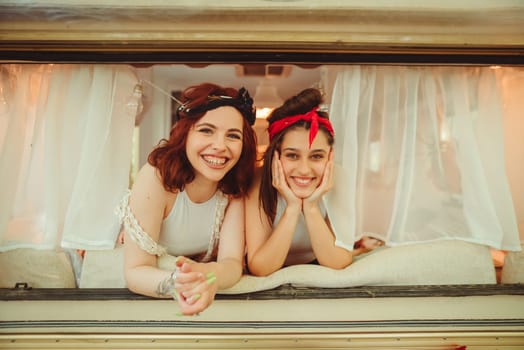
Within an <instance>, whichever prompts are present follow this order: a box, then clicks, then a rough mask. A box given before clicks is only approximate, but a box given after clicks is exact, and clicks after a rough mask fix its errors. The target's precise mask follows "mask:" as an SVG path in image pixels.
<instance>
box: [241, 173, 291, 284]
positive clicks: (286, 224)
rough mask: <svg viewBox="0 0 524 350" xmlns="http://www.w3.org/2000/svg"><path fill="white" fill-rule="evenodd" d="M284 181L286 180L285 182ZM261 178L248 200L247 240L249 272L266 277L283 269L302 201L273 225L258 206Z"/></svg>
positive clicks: (289, 208)
mask: <svg viewBox="0 0 524 350" xmlns="http://www.w3.org/2000/svg"><path fill="white" fill-rule="evenodd" d="M283 181H285V180H283ZM259 187H260V178H258V177H257V179H256V181H255V186H253V188H252V189H251V191H250V193H249V195H248V198H247V199H246V240H247V258H248V267H249V271H250V272H251V273H252V274H254V275H256V276H267V275H269V274H271V273H273V272H275V271H277V270H278V269H280V268H281V267H282V266H283V265H284V262H285V260H286V258H287V256H288V253H289V249H290V247H291V241H292V239H293V234H294V233H295V228H296V225H297V222H298V218H299V216H300V209H301V208H300V202H297V203H295V204H296V205H293V204H291V205H289V204H288V205H287V206H286V209H285V211H284V213H283V215H282V217H281V218H280V220H279V222H278V224H277V225H276V226H274V227H271V224H270V222H269V220H268V218H267V216H266V214H265V213H264V210H263V209H262V207H261V206H260V205H259V195H258V193H259Z"/></svg>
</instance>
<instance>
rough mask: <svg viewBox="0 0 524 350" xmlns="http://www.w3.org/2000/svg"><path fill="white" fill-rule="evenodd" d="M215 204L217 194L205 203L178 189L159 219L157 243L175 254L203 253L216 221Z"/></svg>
mask: <svg viewBox="0 0 524 350" xmlns="http://www.w3.org/2000/svg"><path fill="white" fill-rule="evenodd" d="M216 206H217V194H215V195H214V196H213V197H211V198H210V199H209V200H208V201H206V202H204V203H195V202H193V201H191V199H190V198H189V197H188V196H187V192H185V191H182V192H179V193H178V194H177V196H176V199H175V204H174V205H173V208H171V211H170V212H169V214H168V215H167V217H166V218H165V219H164V221H163V222H162V228H161V230H160V237H159V242H158V243H160V244H161V245H162V246H164V247H165V248H166V249H167V252H168V253H169V254H171V255H175V256H178V255H184V256H191V255H195V254H199V253H202V252H205V251H206V250H207V248H208V244H209V239H210V235H211V228H212V227H213V226H214V223H215V208H216Z"/></svg>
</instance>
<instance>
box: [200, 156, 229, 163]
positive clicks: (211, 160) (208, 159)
mask: <svg viewBox="0 0 524 350" xmlns="http://www.w3.org/2000/svg"><path fill="white" fill-rule="evenodd" d="M203 158H204V160H205V161H206V162H208V163H209V164H211V165H223V164H224V163H225V162H226V159H225V158H218V157H212V156H205V157H203Z"/></svg>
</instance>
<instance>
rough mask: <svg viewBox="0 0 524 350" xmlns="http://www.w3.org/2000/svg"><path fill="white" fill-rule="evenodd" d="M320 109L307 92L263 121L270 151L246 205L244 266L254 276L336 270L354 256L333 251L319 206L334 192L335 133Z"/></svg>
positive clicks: (313, 94)
mask: <svg viewBox="0 0 524 350" xmlns="http://www.w3.org/2000/svg"><path fill="white" fill-rule="evenodd" d="M321 103H322V95H321V93H320V92H319V91H318V90H316V89H306V90H304V91H302V92H300V93H299V94H298V95H296V96H294V97H292V98H290V99H288V100H287V101H285V102H284V104H283V105H282V106H281V107H279V108H277V109H275V110H274V111H273V112H272V113H271V115H270V116H269V118H268V121H269V128H268V132H269V140H270V142H269V146H268V148H267V150H266V152H265V154H264V158H263V165H262V167H261V168H260V169H259V170H260V171H259V173H258V175H257V177H256V178H255V183H254V186H253V187H252V189H251V190H250V191H249V195H248V197H247V199H246V243H247V263H248V268H249V271H250V273H251V274H253V275H256V276H266V275H269V274H271V273H273V272H275V271H277V270H278V269H280V268H282V267H284V266H289V265H295V264H306V263H312V262H316V263H318V264H320V265H323V266H327V267H331V268H335V269H341V268H344V267H346V266H348V265H349V264H351V262H352V259H353V255H355V253H356V252H355V251H349V250H347V249H345V248H342V247H338V246H337V245H335V236H334V234H333V232H332V229H331V227H330V224H329V218H328V217H327V215H326V209H325V207H324V205H323V203H322V197H323V195H324V194H326V193H327V192H328V191H330V190H332V186H333V148H332V145H333V143H334V136H335V133H334V131H333V127H332V126H331V123H330V121H329V119H328V115H327V113H326V112H324V111H321V110H320V109H319V106H320V105H321ZM357 252H361V251H360V250H359V251H357Z"/></svg>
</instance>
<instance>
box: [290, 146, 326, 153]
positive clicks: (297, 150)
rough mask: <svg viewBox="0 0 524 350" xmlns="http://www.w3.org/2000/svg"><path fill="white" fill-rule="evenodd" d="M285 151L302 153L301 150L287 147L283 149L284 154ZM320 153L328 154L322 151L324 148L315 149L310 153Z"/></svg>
mask: <svg viewBox="0 0 524 350" xmlns="http://www.w3.org/2000/svg"><path fill="white" fill-rule="evenodd" d="M284 151H293V152H300V150H299V149H298V148H293V147H286V148H284V149H282V152H284ZM318 152H321V153H327V151H326V150H325V149H322V148H315V149H312V150H309V153H318Z"/></svg>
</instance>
